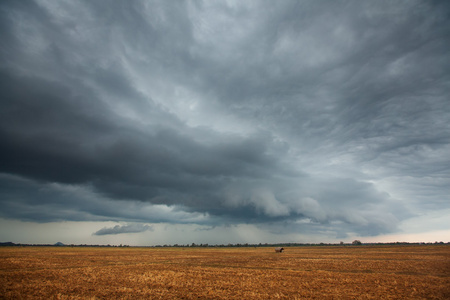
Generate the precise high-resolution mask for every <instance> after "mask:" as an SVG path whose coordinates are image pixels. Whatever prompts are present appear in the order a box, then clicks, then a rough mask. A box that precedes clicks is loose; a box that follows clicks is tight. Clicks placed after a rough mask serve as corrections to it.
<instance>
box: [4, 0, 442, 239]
mask: <svg viewBox="0 0 450 300" xmlns="http://www.w3.org/2000/svg"><path fill="white" fill-rule="evenodd" d="M0 34H1V36H2V44H1V45H0V85H1V88H0V92H1V95H0V242H7V241H12V242H17V243H56V242H57V241H60V242H63V243H68V244H71V243H74V244H85V243H86V244H120V243H122V244H131V245H155V244H190V243H193V242H194V243H209V244H228V243H246V242H248V243H260V242H261V243H266V242H267V243H271V242H298V243H308V242H339V241H345V242H351V241H352V240H353V239H360V240H362V241H370V242H376V241H380V242H390V241H409V242H415V241H418V242H434V241H444V242H450V96H449V95H450V52H449V49H450V4H448V3H447V2H446V1H415V0H412V1H402V2H400V1H396V2H394V1H356V0H354V1H312V0H311V1H288V0H282V1H106V0H104V1H87V0H86V1H51V0H27V1H2V2H1V3H0Z"/></svg>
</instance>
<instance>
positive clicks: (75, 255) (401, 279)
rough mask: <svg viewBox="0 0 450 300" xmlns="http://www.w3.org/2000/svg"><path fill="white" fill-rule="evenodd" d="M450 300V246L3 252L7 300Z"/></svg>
mask: <svg viewBox="0 0 450 300" xmlns="http://www.w3.org/2000/svg"><path fill="white" fill-rule="evenodd" d="M33 298H37V299H305V298H306V299H450V246H448V245H436V246H435V245H431V246H372V247H369V246H360V247H298V248H294V247H288V248H286V251H285V252H284V253H275V252H274V250H273V248H185V249H183V248H68V247H67V248H66V247H60V248H57V247H54V248H38V247H36V248H33V247H25V248H19V247H13V248H9V247H5V248H1V249H0V299H33Z"/></svg>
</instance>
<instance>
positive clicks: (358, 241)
mask: <svg viewBox="0 0 450 300" xmlns="http://www.w3.org/2000/svg"><path fill="white" fill-rule="evenodd" d="M352 244H353V245H361V244H362V243H361V241H360V240H354V241H353V242H352Z"/></svg>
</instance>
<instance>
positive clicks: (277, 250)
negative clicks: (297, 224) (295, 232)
mask: <svg viewBox="0 0 450 300" xmlns="http://www.w3.org/2000/svg"><path fill="white" fill-rule="evenodd" d="M283 250H284V248H282V247H278V248H275V252H280V253H281V252H283Z"/></svg>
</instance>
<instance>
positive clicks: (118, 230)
mask: <svg viewBox="0 0 450 300" xmlns="http://www.w3.org/2000/svg"><path fill="white" fill-rule="evenodd" d="M144 231H153V227H152V226H150V225H145V224H139V223H137V224H128V225H116V226H114V227H104V228H102V229H100V230H98V231H96V232H94V233H93V235H108V234H123V233H139V232H144Z"/></svg>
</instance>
